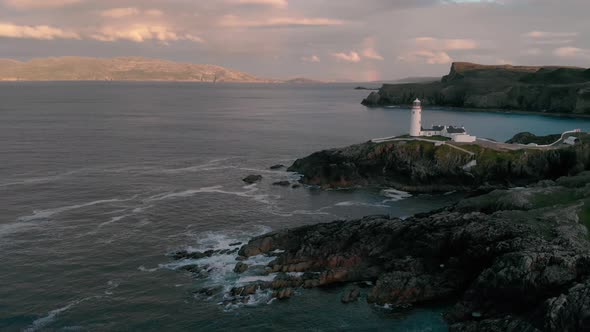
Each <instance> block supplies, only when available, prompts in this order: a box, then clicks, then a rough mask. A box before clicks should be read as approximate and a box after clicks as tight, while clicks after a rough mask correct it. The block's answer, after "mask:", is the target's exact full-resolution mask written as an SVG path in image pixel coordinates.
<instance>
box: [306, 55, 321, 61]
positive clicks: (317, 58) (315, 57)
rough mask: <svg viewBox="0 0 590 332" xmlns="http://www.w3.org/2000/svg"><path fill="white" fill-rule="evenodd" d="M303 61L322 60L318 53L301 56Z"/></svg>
mask: <svg viewBox="0 0 590 332" xmlns="http://www.w3.org/2000/svg"><path fill="white" fill-rule="evenodd" d="M301 61H303V62H320V61H321V59H320V57H319V56H317V55H311V56H304V57H302V58H301Z"/></svg>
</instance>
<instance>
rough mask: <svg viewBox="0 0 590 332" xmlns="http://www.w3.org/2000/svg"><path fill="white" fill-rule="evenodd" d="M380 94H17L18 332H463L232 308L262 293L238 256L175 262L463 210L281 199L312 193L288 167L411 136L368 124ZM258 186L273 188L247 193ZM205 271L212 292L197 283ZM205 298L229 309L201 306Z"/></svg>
mask: <svg viewBox="0 0 590 332" xmlns="http://www.w3.org/2000/svg"><path fill="white" fill-rule="evenodd" d="M366 94H367V91H355V90H353V89H352V86H349V85H322V86H272V85H229V84H227V85H223V84H218V85H207V84H173V83H168V84H160V83H59V82H56V83H2V84H0V161H1V162H0V261H1V262H2V264H1V266H0V299H1V300H0V330H23V329H25V330H31V331H34V330H45V329H49V330H57V331H71V330H82V331H84V330H95V331H102V330H154V331H156V330H158V331H159V330H183V329H190V330H221V329H237V330H252V331H271V330H278V331H280V330H315V331H333V330H346V329H351V330H355V329H357V330H358V329H374V330H378V329H389V330H400V331H445V330H446V326H445V324H444V322H443V320H442V318H441V312H442V308H438V307H432V308H426V309H419V310H399V309H391V308H380V307H374V306H370V305H367V304H366V303H365V301H363V300H361V301H360V302H358V303H355V304H350V305H342V304H340V295H341V292H342V289H340V288H338V287H335V288H329V289H316V290H301V291H298V293H297V294H296V296H295V297H294V298H292V299H290V300H287V301H281V302H277V301H275V302H272V301H269V297H268V294H264V293H259V294H257V295H256V297H255V300H256V301H254V302H253V303H251V304H249V305H246V306H223V305H220V304H219V302H221V301H222V300H223V298H222V297H223V291H227V290H229V289H230V288H231V287H233V286H235V285H241V284H247V283H248V282H251V281H252V280H254V279H253V277H252V276H251V275H248V274H247V273H246V274H245V275H236V274H234V273H233V272H232V269H233V266H234V265H235V254H227V255H216V256H214V257H211V258H206V259H202V260H200V261H179V262H175V261H173V260H172V259H171V258H170V257H169V256H167V255H168V254H170V253H171V252H173V251H175V250H180V249H189V250H204V249H226V248H236V247H237V245H236V244H235V243H236V242H243V241H247V239H248V238H250V237H251V236H253V235H256V234H262V233H264V232H267V231H270V230H277V229H281V228H286V227H293V226H298V225H304V224H312V223H317V222H328V221H332V220H336V219H343V218H354V217H360V216H363V215H368V214H391V215H394V216H400V217H403V216H408V215H411V214H414V213H416V212H421V211H427V210H430V209H433V208H438V207H441V206H444V205H446V204H449V203H451V202H454V201H456V200H457V199H459V196H458V195H457V194H448V195H437V196H429V195H421V196H411V197H407V195H404V194H403V193H396V192H391V191H383V190H380V189H374V190H364V191H361V190H356V191H318V190H314V189H312V188H299V189H292V188H288V187H287V188H283V187H276V186H272V185H271V183H272V182H275V181H279V180H291V181H295V180H296V175H294V174H289V173H287V172H285V171H284V170H279V171H271V170H269V166H271V165H274V164H278V163H282V164H286V165H289V164H290V163H291V162H292V161H293V160H294V159H295V158H297V157H301V156H305V155H307V154H309V153H311V152H314V151H316V150H320V149H324V148H329V147H338V146H345V145H349V144H353V143H359V142H363V141H366V140H369V139H371V138H374V137H384V136H392V135H399V134H403V133H405V132H406V131H407V129H406V126H407V123H408V120H409V114H408V111H407V110H405V109H399V108H397V109H396V108H392V109H387V108H384V109H366V108H365V107H363V106H361V105H360V104H359V102H360V100H361V99H362V98H363V97H364V96H365V95H366ZM424 122H425V123H429V122H432V123H438V122H442V123H448V124H458V125H465V126H467V128H468V129H469V130H470V131H471V132H472V133H473V134H477V135H479V136H483V137H488V138H493V139H498V140H506V139H508V138H509V137H511V136H512V134H514V133H515V132H519V131H524V130H528V131H532V132H535V133H537V134H547V133H554V132H561V131H564V130H567V129H572V128H582V129H585V130H590V121H588V120H575V119H560V118H550V117H542V116H527V115H517V114H509V113H493V114H491V113H465V112H458V111H448V110H432V111H426V112H425V115H424ZM249 174H261V175H262V176H263V181H262V182H261V183H259V184H255V185H246V184H245V183H243V182H242V181H241V179H242V178H243V177H245V176H246V175H249ZM252 260H253V261H251V262H250V263H254V264H260V265H262V264H264V263H266V261H267V260H266V258H264V257H257V258H253V259H252ZM195 263H197V264H199V265H202V266H205V265H206V266H207V267H208V269H209V273H208V276H206V277H202V278H196V277H195V276H193V275H191V274H190V273H188V272H183V270H182V269H181V267H182V266H183V265H189V264H195ZM202 287H217V288H219V289H221V290H222V291H221V293H220V295H216V296H213V297H206V296H200V295H195V294H193V292H194V291H196V290H198V289H200V288H202ZM269 302H270V303H269Z"/></svg>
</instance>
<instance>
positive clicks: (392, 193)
mask: <svg viewBox="0 0 590 332" xmlns="http://www.w3.org/2000/svg"><path fill="white" fill-rule="evenodd" d="M381 195H383V196H385V197H387V198H388V199H386V200H384V201H383V203H386V202H397V201H401V200H403V199H406V198H410V197H412V195H411V194H410V193H407V192H405V191H401V190H396V189H385V190H382V191H381Z"/></svg>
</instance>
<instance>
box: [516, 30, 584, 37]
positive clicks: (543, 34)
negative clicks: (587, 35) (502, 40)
mask: <svg viewBox="0 0 590 332" xmlns="http://www.w3.org/2000/svg"><path fill="white" fill-rule="evenodd" d="M577 35H578V33H577V32H548V31H531V32H527V33H525V34H524V35H523V36H524V37H528V38H535V39H543V38H571V37H576V36H577Z"/></svg>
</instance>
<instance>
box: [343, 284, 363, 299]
mask: <svg viewBox="0 0 590 332" xmlns="http://www.w3.org/2000/svg"><path fill="white" fill-rule="evenodd" d="M360 295H361V290H360V289H359V288H358V287H352V288H348V289H346V290H344V294H342V298H341V299H340V301H341V302H342V303H350V302H354V301H356V300H358V298H359V296H360Z"/></svg>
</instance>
